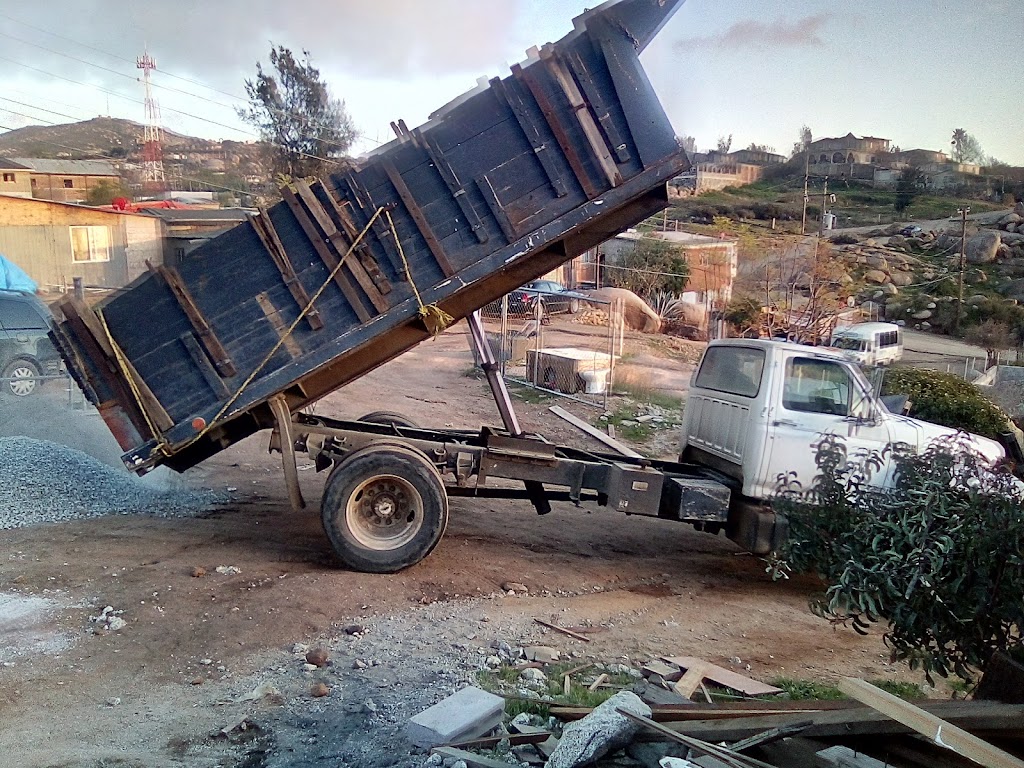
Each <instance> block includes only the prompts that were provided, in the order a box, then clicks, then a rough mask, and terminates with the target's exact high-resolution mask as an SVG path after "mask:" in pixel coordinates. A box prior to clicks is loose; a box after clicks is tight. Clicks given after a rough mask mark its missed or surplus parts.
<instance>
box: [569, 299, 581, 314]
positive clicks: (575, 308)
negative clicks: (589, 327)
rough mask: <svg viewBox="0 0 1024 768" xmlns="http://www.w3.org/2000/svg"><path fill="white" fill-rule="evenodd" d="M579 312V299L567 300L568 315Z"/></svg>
mask: <svg viewBox="0 0 1024 768" xmlns="http://www.w3.org/2000/svg"><path fill="white" fill-rule="evenodd" d="M579 311H580V300H579V299H569V314H570V315H575V314H576V313H577V312H579Z"/></svg>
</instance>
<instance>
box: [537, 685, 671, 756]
mask: <svg viewBox="0 0 1024 768" xmlns="http://www.w3.org/2000/svg"><path fill="white" fill-rule="evenodd" d="M619 708H621V709H625V710H626V711H628V712H632V713H633V714H635V715H641V716H643V717H650V716H651V708H650V707H649V706H647V705H646V704H644V702H643V701H641V700H640V697H639V696H637V695H636V694H635V693H633V692H632V691H620V692H619V693H616V694H615V695H614V696H612V697H611V698H610V699H608V700H607V701H605V702H604V703H603V704H601V705H600V706H598V707H597V708H595V709H594V711H593V712H591V713H590V714H589V715H587V716H586V717H584V718H583V719H582V720H577V721H575V722H572V723H569V724H568V725H567V726H565V729H564V730H563V731H562V738H561V739H559V740H558V746H557V747H555V749H554V751H553V752H552V753H551V757H550V758H549V759H548V762H547V764H546V768H577V766H583V765H591V764H593V763H595V762H597V761H598V760H599V759H601V758H602V757H604V756H605V755H607V754H608V753H609V752H613V751H615V750H617V749H622V748H623V747H624V746H626V745H627V744H629V743H630V742H631V741H632V740H633V737H634V736H636V734H637V732H639V730H640V728H641V726H640V724H639V723H637V722H636V721H634V720H630V719H629V718H628V717H626V716H625V715H620V714H619V713H618V712H617V711H616V710H618V709H619Z"/></svg>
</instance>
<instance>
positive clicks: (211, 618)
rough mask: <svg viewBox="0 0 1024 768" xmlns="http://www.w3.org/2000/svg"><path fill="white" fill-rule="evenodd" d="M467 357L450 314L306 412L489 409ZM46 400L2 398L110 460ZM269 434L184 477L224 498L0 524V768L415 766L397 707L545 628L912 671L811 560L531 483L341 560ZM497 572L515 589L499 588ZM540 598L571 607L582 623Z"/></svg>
mask: <svg viewBox="0 0 1024 768" xmlns="http://www.w3.org/2000/svg"><path fill="white" fill-rule="evenodd" d="M633 343H635V344H636V345H637V347H636V349H635V350H634V354H635V357H634V361H635V363H634V364H636V365H638V366H642V367H644V368H645V369H649V370H650V371H651V372H652V373H651V376H650V380H651V381H653V382H655V383H659V382H667V383H670V384H672V385H673V386H672V388H671V391H673V392H678V391H681V390H685V381H686V380H687V378H688V376H687V373H688V371H689V370H690V368H689V367H688V365H689V364H688V363H686V362H683V361H681V360H680V359H679V358H678V357H669V356H668V352H663V353H659V352H658V349H657V347H656V346H650V345H649V344H647V342H646V341H643V340H640V341H637V340H635V339H634V341H633ZM659 354H663V356H661V357H659ZM658 360H661V361H662V362H661V363H657V362H656V361H658ZM469 365H470V356H469V352H468V350H467V348H466V346H465V341H464V339H463V338H462V336H461V335H458V334H454V333H449V334H446V335H445V336H444V337H442V338H441V339H440V340H438V341H436V342H432V343H427V344H424V345H422V346H421V347H419V348H417V349H416V350H415V351H413V352H411V353H409V354H406V355H403V356H402V357H401V358H399V359H397V360H396V361H394V362H393V363H390V364H389V365H387V366H385V367H384V368H382V369H381V370H379V371H378V372H376V373H374V374H372V375H371V376H367V377H365V378H364V379H361V380H360V381H358V382H356V383H355V384H353V385H351V386H349V387H347V388H346V389H345V390H343V391H342V392H339V393H336V394H335V395H332V396H331V397H329V398H327V399H325V400H324V401H323V402H322V403H320V404H319V405H318V411H319V412H321V413H324V414H331V415H338V416H358V415H360V414H362V413H366V412H368V411H372V410H377V409H380V408H382V407H386V408H388V409H390V410H398V411H403V412H406V413H408V414H409V415H410V416H412V417H414V418H416V419H417V420H418V421H420V422H421V423H423V424H435V425H450V426H455V427H478V426H479V425H480V424H481V423H493V422H495V421H496V420H497V419H496V414H495V410H494V406H493V403H491V401H490V399H489V396H488V395H487V392H486V389H485V387H484V385H483V383H482V382H480V381H479V380H477V379H474V378H471V377H468V376H465V375H463V374H464V372H465V371H466V370H467V368H468V367H469ZM655 374H657V375H655ZM666 391H668V390H666ZM43 397H44V398H48V399H46V400H43V401H39V402H38V403H37V404H36V407H41V408H42V409H43V411H44V412H45V414H47V417H46V418H42V417H41V415H39V414H37V415H36V416H35V417H33V418H19V417H18V416H17V415H16V410H15V409H18V408H21V407H22V406H20V405H12V404H11V403H9V402H5V403H3V404H2V405H0V417H2V420H0V425H2V428H0V431H4V432H9V431H10V430H12V429H15V427H14V425H20V426H18V427H17V428H16V431H17V432H18V433H20V434H28V435H30V436H33V437H47V438H51V439H52V438H53V437H54V433H56V434H57V436H63V437H64V438H65V439H66V442H71V443H75V444H76V447H77V448H81V449H84V450H85V451H87V452H89V453H91V454H93V455H94V456H96V457H97V458H100V459H102V460H106V461H112V459H111V457H112V456H116V448H113V447H112V446H110V444H109V441H107V442H104V438H103V435H104V434H105V432H104V430H103V428H102V425H101V424H100V423H99V422H98V421H97V419H96V417H95V416H91V415H89V414H87V413H83V412H80V411H76V410H73V409H71V408H68V406H67V398H66V396H65V395H64V394H62V393H59V392H50V393H44V395H43ZM44 403H45V405H43V404H44ZM548 404H549V403H545V402H540V403H527V402H523V403H519V404H518V405H517V407H518V410H519V413H520V418H521V419H522V421H523V423H524V425H525V426H526V428H527V429H532V430H537V431H540V432H543V433H544V434H545V435H547V436H548V437H549V438H550V439H552V440H554V441H557V442H564V443H577V444H580V445H584V444H585V440H586V439H587V438H584V437H582V436H581V435H579V434H578V433H577V432H576V431H575V430H574V429H573V428H572V427H570V426H569V425H567V424H566V423H564V422H561V421H560V420H558V419H556V418H554V417H553V416H552V415H551V414H550V413H549V412H548V411H547V405H548ZM563 405H566V404H564V403H563ZM566 407H569V408H570V409H572V410H575V411H576V412H577V413H579V415H581V416H583V417H584V418H587V419H589V420H592V421H596V420H597V418H598V416H599V414H600V412H599V411H598V410H596V409H593V408H588V407H586V406H582V405H573V404H569V405H567V406H566ZM633 413H634V416H636V415H637V414H640V415H646V414H641V409H639V408H636V407H633ZM649 421H654V420H653V419H651V420H649ZM638 423H646V422H638ZM662 423H664V424H671V423H673V422H672V421H671V420H670V419H665V420H664V421H663V422H655V423H654V424H653V425H651V427H650V429H651V434H648V433H644V434H645V435H646V437H644V440H645V441H647V440H649V442H647V443H646V445H647V446H648V449H650V447H651V446H660V448H658V449H657V450H656V452H662V453H666V454H669V455H670V454H671V451H672V440H671V436H670V435H669V434H668V428H667V427H665V428H659V426H658V425H659V424H662ZM44 428H45V434H40V433H39V432H38V431H37V430H40V429H44ZM266 438H267V436H266V435H265V434H262V435H257V436H254V437H252V438H250V439H249V440H247V441H245V442H243V443H241V444H239V445H236V446H234V447H232V448H231V449H229V450H227V451H225V452H223V453H222V454H220V455H218V456H216V457H214V458H213V459H211V460H209V461H207V462H205V463H204V464H202V465H200V467H198V468H197V469H195V470H193V471H191V472H190V473H188V474H187V475H185V476H184V478H183V479H184V481H185V482H186V483H187V484H188V485H189V486H190V487H192V488H199V489H207V490H209V491H213V492H216V493H217V494H224V495H225V498H223V499H212V500H211V501H210V502H209V503H206V504H205V505H203V506H202V507H201V508H200V509H198V510H195V509H194V510H192V516H190V517H162V516H156V515H150V514H130V515H122V514H117V515H102V516H97V517H88V518H85V519H74V520H64V521H61V522H54V523H46V524H37V525H32V526H26V527H21V528H17V529H10V530H4V531H2V533H0V535H2V537H3V542H4V548H3V552H4V554H3V556H2V558H0V638H2V641H3V648H4V651H3V653H2V655H0V664H2V666H0V722H2V725H0V751H2V754H3V755H4V758H3V764H4V765H9V766H12V768H43V767H44V766H47V767H48V766H61V767H62V768H99V766H119V767H121V766H124V767H126V768H135V767H142V766H145V767H146V768H151V767H152V768H163V767H165V766H166V767H170V766H175V767H177V766H189V767H191V766H209V767H210V768H213V766H225V767H228V766H231V767H234V766H245V767H246V768H255V767H256V766H267V767H268V768H271V767H273V768H276V767H278V766H280V767H282V768H283V767H284V766H289V768H291V767H292V766H327V765H330V766H332V767H334V766H338V767H340V766H390V765H396V766H418V765H421V764H423V763H424V761H425V755H423V754H417V753H415V752H414V751H412V750H411V749H410V747H409V746H408V744H407V743H406V742H405V741H404V740H403V738H402V735H401V727H402V724H403V723H404V722H405V720H406V719H407V718H409V717H410V716H411V715H413V714H415V713H416V712H418V711H420V710H421V709H423V708H425V707H426V706H429V705H431V704H433V703H435V702H436V701H438V700H440V699H441V698H443V697H445V696H447V695H448V694H450V693H452V692H453V691H454V690H456V689H457V688H459V687H460V686H462V685H464V684H465V683H467V682H471V681H476V680H478V679H479V678H478V676H479V675H480V673H481V672H482V671H483V670H485V669H486V668H488V660H489V658H490V657H492V656H494V655H496V652H500V650H501V648H502V644H504V646H506V647H508V648H509V649H515V648H518V647H522V646H525V645H528V644H531V643H538V642H540V643H543V644H544V645H548V646H552V647H554V648H556V649H557V650H558V651H559V652H560V653H563V654H567V655H568V657H569V658H578V659H580V660H581V663H582V661H585V660H586V661H591V660H593V661H596V662H600V663H606V664H607V663H612V664H622V665H625V666H626V667H628V668H636V667H637V666H638V665H640V664H641V663H642V662H644V661H646V660H648V659H651V658H654V657H656V656H658V655H661V654H665V653H670V654H677V655H693V656H700V657H702V658H705V659H707V660H709V661H712V662H715V663H718V664H721V665H723V666H727V667H729V668H732V669H735V670H737V671H740V672H743V673H744V674H747V675H750V676H753V677H756V678H759V679H763V680H772V679H774V678H777V677H782V676H785V677H792V678H801V679H814V680H824V681H832V680H834V679H835V678H837V677H838V676H841V675H855V676H859V677H866V678H888V679H893V678H899V679H915V678H913V677H912V676H911V674H910V673H909V672H907V671H906V670H905V669H904V668H902V667H897V666H891V665H890V664H889V660H888V659H889V655H888V652H887V651H886V649H885V647H884V645H883V643H882V640H881V637H880V633H879V632H877V631H876V632H873V633H872V634H870V635H869V636H867V637H862V636H860V635H858V634H856V633H855V632H853V631H852V629H847V628H843V627H833V626H831V625H829V624H828V623H827V622H824V621H823V620H821V619H818V618H816V617H814V616H813V615H811V613H810V612H809V611H808V609H807V600H808V597H809V596H810V595H811V594H813V593H814V591H815V590H816V589H817V584H815V583H814V582H813V581H810V580H805V579H792V580H790V581H784V582H778V583H773V582H772V581H771V580H770V578H769V577H768V575H767V573H766V572H765V564H764V563H763V562H762V561H761V560H759V559H757V558H754V557H751V556H748V555H745V554H743V553H741V552H739V551H738V550H737V549H736V548H735V547H734V546H733V545H732V544H731V543H730V542H728V541H727V540H725V539H723V538H716V537H711V536H708V535H706V534H700V533H697V532H695V531H693V530H691V529H688V528H686V527H684V526H681V525H678V524H672V523H667V522H663V521H659V520H648V519H635V518H626V517H623V516H620V515H618V514H615V513H612V512H609V511H607V510H603V509H596V510H589V511H588V510H577V509H574V508H573V507H571V506H570V505H558V506H557V507H556V510H555V511H554V512H553V513H552V514H550V515H547V516H544V517H538V516H536V514H534V513H533V511H532V509H531V508H529V506H528V505H526V504H523V503H520V502H512V501H499V502H492V501H474V500H460V499H457V500H453V502H452V513H451V523H450V525H449V528H448V532H447V534H446V535H445V537H444V539H443V540H442V542H441V543H440V545H439V546H438V548H437V549H436V550H435V552H434V553H433V554H432V555H431V556H430V557H429V558H427V559H426V560H425V561H424V562H422V563H420V564H418V565H416V566H415V567H413V568H410V569H408V570H406V571H403V572H401V573H399V574H395V575H391V576H375V575H368V574H360V573H352V572H348V571H344V570H341V569H340V568H339V567H338V566H337V564H336V562H335V560H334V558H333V553H332V552H331V550H330V547H329V545H328V543H327V540H326V537H325V536H324V535H323V532H322V530H321V527H320V522H319V519H318V514H317V512H316V510H315V509H314V510H310V511H308V512H304V513H302V514H295V513H293V512H291V511H290V510H289V508H288V503H287V499H286V494H285V492H284V488H283V484H282V483H281V481H280V479H279V472H280V470H279V463H278V458H277V457H276V456H270V455H268V454H267V453H266ZM659 441H660V442H659ZM640 447H641V448H643V447H644V446H643V445H641V446H640ZM96 471H97V472H99V471H101V470H96ZM299 474H300V479H301V483H302V485H303V488H304V491H305V493H306V496H307V498H309V499H317V498H318V497H319V491H320V487H321V485H322V482H323V477H322V476H318V475H317V474H316V473H315V471H314V470H313V469H312V467H311V466H309V465H307V464H305V463H302V464H300V473H299ZM5 493H7V496H6V497H5V502H4V503H6V504H8V505H9V504H10V503H12V502H13V499H12V495H11V493H10V491H5ZM509 582H515V583H518V584H521V585H522V586H523V587H525V591H523V590H521V589H519V587H515V589H513V590H508V589H503V585H506V586H508V584H509ZM536 618H541V619H544V620H547V621H552V622H554V623H557V624H560V625H562V626H574V627H578V628H582V629H584V630H585V631H586V632H587V636H588V637H589V638H590V642H589V643H583V642H581V641H578V640H575V639H572V638H570V637H567V636H565V635H561V634H558V633H554V632H551V631H549V630H546V629H545V628H543V627H542V626H540V625H538V624H537V623H536V622H535V621H534V619H536ZM320 649H322V651H323V653H322V654H319V653H318V654H314V655H313V656H312V657H307V653H308V652H309V651H311V650H312V651H319V650H320ZM307 658H313V659H314V660H315V661H317V662H318V663H322V666H316V665H310V664H309V662H308V661H307ZM491 663H493V660H492V662H491Z"/></svg>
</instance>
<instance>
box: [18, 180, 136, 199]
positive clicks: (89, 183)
mask: <svg viewBox="0 0 1024 768" xmlns="http://www.w3.org/2000/svg"><path fill="white" fill-rule="evenodd" d="M31 180H32V196H33V197H37V198H39V199H40V200H56V201H57V202H62V203H80V202H82V201H84V200H85V199H86V198H87V197H88V196H89V190H91V189H94V188H95V187H96V186H97V185H99V184H100V183H101V182H104V181H106V182H114V183H116V182H117V181H118V178H117V177H116V176H78V175H74V174H66V175H65V174H50V173H32V179H31ZM65 180H69V181H70V182H71V187H70V188H68V187H65V186H64V183H65Z"/></svg>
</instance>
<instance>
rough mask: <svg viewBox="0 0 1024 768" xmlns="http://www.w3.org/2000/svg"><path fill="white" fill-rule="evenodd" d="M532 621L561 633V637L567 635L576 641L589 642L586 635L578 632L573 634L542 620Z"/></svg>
mask: <svg viewBox="0 0 1024 768" xmlns="http://www.w3.org/2000/svg"><path fill="white" fill-rule="evenodd" d="M534 621H535V622H537V623H538V624H540V625H541V626H542V627H547V628H548V629H553V630H555V631H556V632H561V633H562V634H563V635H568V636H569V637H575V638H576V639H577V640H582V641H583V642H584V643H589V642H590V638H589V637H587V636H586V635H581V634H580V633H579V632H573V631H572V630H571V629H566V628H565V627H560V626H558V625H557V624H552V623H551V622H549V621H544V620H543V619H534Z"/></svg>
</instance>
